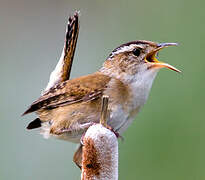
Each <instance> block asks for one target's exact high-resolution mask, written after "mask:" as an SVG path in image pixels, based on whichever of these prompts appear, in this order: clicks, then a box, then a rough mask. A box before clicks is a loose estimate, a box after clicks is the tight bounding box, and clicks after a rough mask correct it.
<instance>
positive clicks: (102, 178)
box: [81, 96, 118, 180]
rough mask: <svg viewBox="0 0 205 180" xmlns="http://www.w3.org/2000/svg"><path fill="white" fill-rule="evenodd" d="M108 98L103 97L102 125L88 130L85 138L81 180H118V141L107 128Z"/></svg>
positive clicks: (93, 126) (96, 125)
mask: <svg viewBox="0 0 205 180" xmlns="http://www.w3.org/2000/svg"><path fill="white" fill-rule="evenodd" d="M107 107H108V97H107V96H103V99H102V112H101V119H100V124H95V125H92V126H91V127H89V128H88V130H87V132H86V133H85V136H84V138H83V155H82V174H81V180H117V179H118V141H117V137H116V135H115V134H114V133H113V132H112V131H111V130H109V129H107V128H106V126H107V124H106V120H107Z"/></svg>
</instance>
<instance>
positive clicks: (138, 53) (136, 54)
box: [132, 48, 141, 56]
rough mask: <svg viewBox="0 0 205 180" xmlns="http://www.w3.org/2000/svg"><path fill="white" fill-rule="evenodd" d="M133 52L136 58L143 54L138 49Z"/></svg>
mask: <svg viewBox="0 0 205 180" xmlns="http://www.w3.org/2000/svg"><path fill="white" fill-rule="evenodd" d="M132 52H133V54H134V55H135V56H139V55H140V53H141V49H139V48H136V49H134V50H133V51H132Z"/></svg>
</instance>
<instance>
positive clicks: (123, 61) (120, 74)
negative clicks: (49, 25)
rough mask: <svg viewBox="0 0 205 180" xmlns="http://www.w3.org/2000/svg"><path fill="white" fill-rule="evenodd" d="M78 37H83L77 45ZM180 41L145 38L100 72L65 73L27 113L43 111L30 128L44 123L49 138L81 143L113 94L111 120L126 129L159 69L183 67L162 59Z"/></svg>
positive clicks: (121, 49)
mask: <svg viewBox="0 0 205 180" xmlns="http://www.w3.org/2000/svg"><path fill="white" fill-rule="evenodd" d="M76 41H77V38H76V40H75V44H76ZM176 45H177V44H176V43H155V42H151V41H145V40H137V41H132V42H128V43H125V44H122V45H120V46H119V47H117V48H116V49H114V50H113V51H112V52H111V54H110V55H109V56H108V58H107V59H106V60H105V62H104V64H103V65H102V68H100V69H99V70H98V71H97V72H95V73H93V74H89V75H86V76H81V77H78V78H74V79H71V80H66V78H65V79H63V80H62V81H60V82H56V83H54V84H52V85H51V86H49V88H48V89H47V91H46V92H45V93H44V94H43V95H42V96H41V97H40V98H39V99H38V100H37V101H35V102H33V103H32V104H31V106H30V107H29V108H28V110H27V111H26V112H25V113H24V114H28V113H31V112H36V113H37V115H38V116H39V118H37V119H36V120H34V121H33V122H31V123H30V124H29V125H28V129H33V128H36V127H41V132H42V134H43V135H44V136H45V137H49V136H55V137H57V138H59V139H64V140H68V141H71V142H76V143H79V142H80V138H81V136H82V134H83V133H84V132H85V131H86V130H87V128H88V127H89V126H90V125H92V124H93V123H98V122H99V119H100V110H101V108H100V107H101V97H102V96H103V95H107V96H109V105H108V111H109V117H108V121H107V123H108V125H109V126H110V127H111V128H112V129H113V130H114V131H115V132H117V133H119V134H122V133H123V132H124V131H125V130H126V129H127V127H128V126H129V125H130V124H131V122H132V121H133V120H134V119H135V117H136V115H137V113H138V112H139V111H140V109H141V108H142V106H143V105H144V104H145V102H146V100H147V98H148V95H149V92H150V89H151V87H152V83H153V80H154V79H155V76H156V75H157V72H158V71H159V69H161V68H164V67H165V68H169V69H171V70H174V71H176V72H180V71H179V70H178V69H176V68H175V67H173V66H171V65H169V64H167V63H163V62H160V61H158V60H157V58H156V54H157V53H158V52H159V51H160V50H161V49H163V48H165V47H169V46H176ZM72 56H73V55H72Z"/></svg>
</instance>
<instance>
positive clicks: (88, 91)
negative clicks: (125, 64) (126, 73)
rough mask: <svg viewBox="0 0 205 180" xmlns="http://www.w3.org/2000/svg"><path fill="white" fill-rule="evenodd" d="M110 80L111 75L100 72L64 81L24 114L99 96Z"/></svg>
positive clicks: (34, 103)
mask: <svg viewBox="0 0 205 180" xmlns="http://www.w3.org/2000/svg"><path fill="white" fill-rule="evenodd" d="M109 81H110V77H109V76H106V75H103V74H101V73H99V72H97V73H94V74H90V75H87V76H82V77H80V78H75V79H71V80H68V81H64V82H62V83H59V84H57V85H56V86H54V87H53V88H51V89H50V90H49V91H48V92H47V93H45V94H44V95H43V96H41V97H40V98H39V99H38V100H36V101H35V102H33V103H32V104H31V106H30V107H29V108H28V109H27V110H26V111H25V112H24V114H23V115H25V114H28V113H31V112H35V111H37V110H40V109H52V108H56V107H60V106H64V105H69V104H73V103H77V102H82V101H84V102H85V101H90V100H93V99H96V98H99V97H100V96H101V95H102V93H103V90H104V89H105V88H106V85H107V84H108V82H109Z"/></svg>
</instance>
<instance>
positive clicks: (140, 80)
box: [100, 64, 159, 109]
mask: <svg viewBox="0 0 205 180" xmlns="http://www.w3.org/2000/svg"><path fill="white" fill-rule="evenodd" d="M158 70H159V69H155V68H153V69H147V65H146V64H145V65H144V66H141V68H140V69H139V70H138V72H137V73H136V74H134V75H129V74H127V73H124V74H123V73H119V72H116V71H115V70H113V69H107V68H104V67H103V68H101V69H100V71H101V72H102V73H104V74H106V75H108V76H111V77H115V78H117V79H119V80H120V81H122V82H123V83H124V84H126V85H128V87H129V88H130V90H131V91H132V92H131V93H132V96H133V99H132V103H131V104H132V105H131V106H133V107H132V109H135V108H137V107H138V108H140V107H141V106H143V105H144V104H145V102H146V100H147V98H148V95H149V92H150V89H151V87H152V83H153V81H154V79H155V77H156V75H157V72H158Z"/></svg>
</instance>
